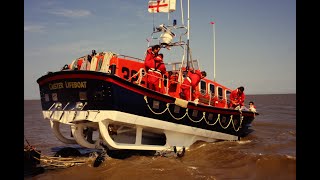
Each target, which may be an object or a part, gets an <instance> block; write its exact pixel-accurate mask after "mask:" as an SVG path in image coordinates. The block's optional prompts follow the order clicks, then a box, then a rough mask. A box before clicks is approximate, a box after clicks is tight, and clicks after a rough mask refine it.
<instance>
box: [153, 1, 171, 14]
mask: <svg viewBox="0 0 320 180" xmlns="http://www.w3.org/2000/svg"><path fill="white" fill-rule="evenodd" d="M175 10H176V0H157V1H149V3H148V12H149V13H161V12H162V13H168V12H173V11H175Z"/></svg>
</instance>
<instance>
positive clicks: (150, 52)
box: [144, 44, 161, 72]
mask: <svg viewBox="0 0 320 180" xmlns="http://www.w3.org/2000/svg"><path fill="white" fill-rule="evenodd" d="M160 49H161V47H160V45H158V44H157V45H154V46H152V47H150V48H148V49H147V52H146V57H145V59H144V66H145V69H146V71H147V72H148V70H149V69H150V68H154V66H155V64H154V58H155V57H156V56H158V53H159V51H160Z"/></svg>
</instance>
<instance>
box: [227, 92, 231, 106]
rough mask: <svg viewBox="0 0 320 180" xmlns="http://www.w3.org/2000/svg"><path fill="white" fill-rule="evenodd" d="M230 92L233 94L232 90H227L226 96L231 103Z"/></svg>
mask: <svg viewBox="0 0 320 180" xmlns="http://www.w3.org/2000/svg"><path fill="white" fill-rule="evenodd" d="M230 94H231V91H229V90H226V96H227V103H228V104H229V103H230Z"/></svg>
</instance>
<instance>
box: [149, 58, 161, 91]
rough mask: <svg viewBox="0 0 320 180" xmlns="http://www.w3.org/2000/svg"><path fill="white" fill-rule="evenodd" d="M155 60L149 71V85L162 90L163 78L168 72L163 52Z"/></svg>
mask: <svg viewBox="0 0 320 180" xmlns="http://www.w3.org/2000/svg"><path fill="white" fill-rule="evenodd" d="M153 61H154V63H153V66H150V67H149V69H148V72H147V87H148V88H149V89H152V90H154V91H158V92H161V90H162V88H161V84H162V79H161V78H162V76H163V74H165V73H166V66H165V65H164V63H163V54H158V55H157V56H156V57H155V58H154V60H153ZM150 64H151V63H150Z"/></svg>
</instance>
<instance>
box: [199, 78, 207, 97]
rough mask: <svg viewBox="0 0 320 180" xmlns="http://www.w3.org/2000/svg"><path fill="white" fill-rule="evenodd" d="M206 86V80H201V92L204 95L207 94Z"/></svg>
mask: <svg viewBox="0 0 320 180" xmlns="http://www.w3.org/2000/svg"><path fill="white" fill-rule="evenodd" d="M206 87H207V83H206V81H204V80H201V81H200V93H201V94H202V95H205V94H206Z"/></svg>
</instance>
